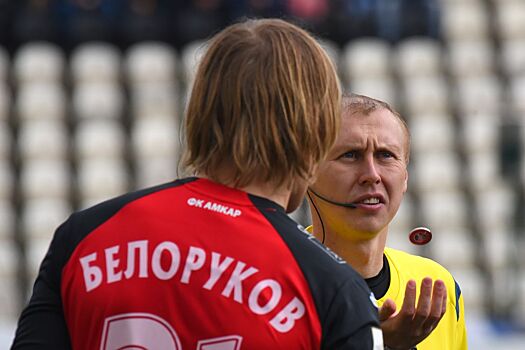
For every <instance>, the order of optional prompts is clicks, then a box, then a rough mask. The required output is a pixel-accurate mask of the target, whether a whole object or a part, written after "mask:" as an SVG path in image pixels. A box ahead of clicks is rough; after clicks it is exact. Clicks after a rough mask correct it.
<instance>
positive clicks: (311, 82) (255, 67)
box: [183, 19, 341, 187]
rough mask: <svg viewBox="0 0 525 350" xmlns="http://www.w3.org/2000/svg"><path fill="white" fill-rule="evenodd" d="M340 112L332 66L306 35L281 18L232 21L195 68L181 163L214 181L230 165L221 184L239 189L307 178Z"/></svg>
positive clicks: (330, 138)
mask: <svg viewBox="0 0 525 350" xmlns="http://www.w3.org/2000/svg"><path fill="white" fill-rule="evenodd" d="M340 111H341V90H340V85H339V81H338V78H337V74H336V72H335V69H334V66H333V64H332V62H331V61H330V59H329V57H328V56H327V54H326V52H325V51H324V50H323V49H322V48H321V46H320V45H319V43H318V42H317V41H316V40H315V39H314V38H313V37H312V36H311V35H310V34H309V33H307V32H306V31H305V30H303V29H301V28H299V27H297V26H296V25H293V24H291V23H288V22H286V21H283V20H280V19H256V20H246V21H244V22H241V23H237V24H233V25H231V26H229V27H227V28H226V29H224V30H223V31H221V32H220V33H218V34H217V35H215V37H213V38H212V39H211V42H210V43H209V46H208V49H207V51H206V53H205V54H204V56H203V58H202V61H201V63H200V65H199V67H198V70H197V73H196V78H195V81H194V84H193V88H192V91H191V96H190V98H189V102H188V105H187V109H186V115H185V134H186V135H185V137H186V149H185V155H184V162H183V164H184V165H185V166H187V167H188V168H189V169H190V170H192V171H194V172H195V173H197V174H199V173H204V174H206V175H207V176H208V177H210V178H211V179H213V180H218V179H214V171H215V170H217V169H219V167H221V166H222V167H224V165H228V170H229V171H230V173H231V178H230V179H227V182H230V183H231V184H233V185H235V186H239V187H242V186H243V185H246V184H249V183H251V182H252V181H262V182H269V183H272V184H274V185H276V186H280V185H285V184H288V183H290V181H292V180H297V179H304V180H310V178H311V177H312V176H313V175H314V173H315V170H316V168H317V165H318V163H319V162H320V161H321V160H323V159H324V158H325V156H326V154H327V153H328V151H329V150H330V148H331V146H332V145H333V143H334V142H335V138H336V136H337V128H338V124H339V119H340ZM221 180H222V181H223V182H224V180H225V179H221Z"/></svg>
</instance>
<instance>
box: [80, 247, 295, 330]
mask: <svg viewBox="0 0 525 350" xmlns="http://www.w3.org/2000/svg"><path fill="white" fill-rule="evenodd" d="M149 245H150V242H149V241H147V240H140V241H133V242H128V243H127V246H125V245H115V246H112V247H109V248H106V249H104V252H103V254H100V255H101V256H99V254H98V253H97V252H94V253H91V254H88V255H84V256H83V257H81V258H80V259H79V262H80V266H81V267H82V273H83V277H84V283H85V286H86V292H91V291H93V290H95V289H97V288H98V287H100V286H101V285H102V283H103V282H105V283H106V284H110V283H115V282H119V281H121V280H122V279H130V278H132V277H135V278H153V277H155V278H157V279H159V280H171V279H174V278H175V275H176V274H177V272H178V271H181V273H180V276H179V277H177V278H178V279H179V281H180V283H183V284H189V283H190V282H191V275H192V273H193V272H196V271H198V270H202V271H201V272H205V273H206V274H207V276H208V279H207V281H206V282H205V283H204V284H203V285H202V286H201V287H202V288H204V289H207V290H210V291H211V290H212V289H213V288H214V286H215V285H216V284H217V282H218V281H219V280H221V281H227V282H226V284H225V287H224V289H223V290H222V292H221V295H222V297H225V298H230V299H233V300H234V301H236V302H237V303H239V304H244V303H247V304H248V308H249V310H250V311H251V312H252V313H254V314H256V315H266V314H268V313H270V312H272V311H274V310H279V311H278V312H277V314H276V315H275V316H274V317H273V318H272V319H271V320H270V324H271V326H272V327H273V328H274V329H275V330H277V331H279V332H281V333H286V332H288V331H290V330H291V329H292V328H293V326H294V325H295V321H296V320H298V319H300V318H301V317H303V315H304V313H305V306H304V304H303V302H302V301H301V300H300V299H299V298H297V297H293V298H292V299H291V300H290V301H288V303H287V304H283V303H282V302H281V301H282V295H283V293H282V286H281V284H280V283H279V282H278V281H276V280H274V279H261V280H260V281H258V282H257V283H256V284H255V285H254V286H253V287H252V289H251V290H249V291H248V290H246V289H245V288H243V281H244V280H246V279H248V278H250V277H252V276H253V278H257V273H258V272H259V269H257V268H255V267H253V266H248V265H247V264H246V263H244V262H242V261H240V260H235V259H234V258H232V257H229V256H222V255H221V254H220V253H217V252H207V251H205V250H204V249H202V248H199V247H194V246H190V247H189V249H188V251H187V255H186V257H185V258H186V259H185V260H183V258H184V257H183V256H182V255H181V250H180V249H179V247H178V245H177V244H176V243H174V242H171V241H164V242H161V243H159V244H158V245H157V246H156V247H155V248H154V249H152V254H151V257H150V256H149V250H148V246H149ZM121 248H124V249H126V248H127V251H126V254H125V256H126V269H125V270H124V268H123V265H122V264H121V259H119V258H118V257H117V256H116V255H117V254H119V251H120V249H121ZM210 253H211V254H210ZM165 254H168V255H170V258H171V259H170V261H171V263H170V264H169V266H166V265H165V264H162V263H161V260H162V256H163V255H165ZM120 256H124V254H121V255H120ZM137 257H138V259H137ZM166 260H167V259H166ZM181 262H182V264H181ZM137 265H138V271H136V270H135V268H136V267H137ZM230 266H232V267H233V270H232V269H230V270H229V271H228V272H227V273H226V270H227V269H228V268H229V267H230ZM226 279H227V280H226ZM266 290H268V291H267V292H265V293H266V294H267V293H268V292H269V293H270V295H271V297H269V298H267V299H266V300H267V301H265V302H262V303H261V298H260V296H261V294H262V293H263V291H266ZM279 306H280V307H279ZM278 307H279V308H278Z"/></svg>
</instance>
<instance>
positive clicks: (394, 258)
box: [378, 248, 468, 350]
mask: <svg viewBox="0 0 525 350" xmlns="http://www.w3.org/2000/svg"><path fill="white" fill-rule="evenodd" d="M385 256H386V258H387V259H388V263H389V265H390V286H389V287H388V291H387V292H386V294H385V295H384V296H383V297H382V298H381V299H379V300H378V304H379V306H381V305H383V303H384V302H385V300H386V299H392V300H394V301H395V303H396V305H397V308H398V310H399V309H400V308H401V306H402V305H403V299H404V297H405V287H406V284H407V282H408V280H410V279H413V280H415V281H416V282H417V285H418V286H420V285H421V281H422V280H423V278H425V277H430V278H432V279H433V280H436V279H440V280H442V281H443V282H444V283H445V285H446V287H447V303H448V305H447V311H446V312H445V315H444V316H443V318H442V319H441V321H439V324H438V326H437V327H436V329H434V330H433V331H432V333H431V334H430V335H429V336H428V337H427V338H426V339H425V340H423V341H422V342H421V343H419V344H418V345H417V349H418V350H464V349H468V347H467V334H466V327H465V313H464V305H463V296H462V295H461V290H460V288H459V285H458V284H457V283H456V281H455V280H454V278H453V277H452V275H451V274H450V272H448V271H447V270H446V269H445V268H444V267H443V266H441V265H439V264H438V263H437V262H435V261H433V260H430V259H427V258H423V257H421V256H417V255H411V254H408V253H405V252H402V251H399V250H396V249H392V248H385ZM418 288H419V287H418ZM417 297H419V290H418V296H417ZM417 297H416V301H417Z"/></svg>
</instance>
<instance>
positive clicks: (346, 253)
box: [314, 222, 387, 278]
mask: <svg viewBox="0 0 525 350" xmlns="http://www.w3.org/2000/svg"><path fill="white" fill-rule="evenodd" d="M326 226H327V225H326V223H325V245H326V246H328V247H330V249H332V250H333V251H334V252H336V253H337V254H338V255H339V256H340V257H342V258H343V259H344V260H346V262H347V263H348V264H350V266H352V267H353V268H354V269H355V270H356V271H357V272H358V273H359V274H360V275H361V276H362V277H363V278H372V277H375V276H377V275H378V274H379V272H380V271H381V269H382V268H383V254H384V250H385V245H386V237H387V229H386V228H385V229H384V230H383V232H380V233H379V234H377V235H375V236H373V237H371V238H365V239H363V238H362V237H360V238H355V236H353V235H351V234H348V232H345V234H340V233H337V232H334V231H333V230H331V229H330V227H326ZM314 234H315V236H316V237H317V238H318V239H322V229H321V226H320V223H317V224H316V223H315V222H314ZM361 236H362V235H361Z"/></svg>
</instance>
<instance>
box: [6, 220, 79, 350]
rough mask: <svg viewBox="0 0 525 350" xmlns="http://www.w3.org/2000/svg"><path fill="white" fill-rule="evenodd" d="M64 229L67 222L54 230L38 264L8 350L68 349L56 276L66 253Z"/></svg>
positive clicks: (67, 337)
mask: <svg viewBox="0 0 525 350" xmlns="http://www.w3.org/2000/svg"><path fill="white" fill-rule="evenodd" d="M68 228H69V222H66V223H64V224H62V225H61V226H60V227H59V228H58V229H57V231H56V233H55V236H54V238H53V241H52V242H51V245H50V247H49V250H48V252H47V254H46V256H45V258H44V260H43V261H42V264H41V266H40V270H39V272H38V277H37V279H36V281H35V284H34V286H33V294H32V296H31V299H30V301H29V304H28V305H27V306H26V308H25V309H24V310H23V311H22V314H21V316H20V319H19V321H18V326H17V330H16V333H15V338H14V340H13V345H12V347H11V349H12V350H18V349H39V350H41V349H66V350H67V349H71V342H70V339H69V334H68V331H67V327H66V322H65V319H64V312H63V309H62V299H61V296H60V274H61V271H62V266H63V264H64V261H63V252H64V251H65V250H66V247H65V242H64V240H63V237H64V236H65V234H66V231H68Z"/></svg>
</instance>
